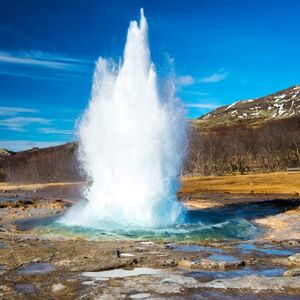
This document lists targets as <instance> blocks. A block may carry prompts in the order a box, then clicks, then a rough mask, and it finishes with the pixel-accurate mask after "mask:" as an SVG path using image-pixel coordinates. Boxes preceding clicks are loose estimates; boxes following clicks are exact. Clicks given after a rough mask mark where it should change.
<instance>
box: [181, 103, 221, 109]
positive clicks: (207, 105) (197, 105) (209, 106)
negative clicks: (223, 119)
mask: <svg viewBox="0 0 300 300" xmlns="http://www.w3.org/2000/svg"><path fill="white" fill-rule="evenodd" d="M186 106H187V107H189V108H198V109H215V108H217V107H218V106H219V105H216V104H212V103H186Z"/></svg>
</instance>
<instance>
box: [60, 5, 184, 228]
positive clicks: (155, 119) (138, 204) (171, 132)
mask: <svg viewBox="0 0 300 300" xmlns="http://www.w3.org/2000/svg"><path fill="white" fill-rule="evenodd" d="M167 89H168V90H167V91H166V90H165V91H163V93H160V92H159V91H158V87H157V75H156V71H155V67H154V65H153V63H152V62H151V57H150V49H149V44H148V25H147V21H146V18H145V16H144V13H143V10H141V16H140V22H139V24H138V23H137V22H136V21H132V22H131V23H130V26H129V29H128V33H127V40H126V45H125V50H124V56H123V60H122V62H121V63H120V64H119V65H117V64H115V63H114V62H113V61H112V60H106V59H103V58H99V60H98V62H97V65H96V69H95V73H94V79H93V87H92V95H91V100H90V101H89V104H88V107H87V109H86V111H85V113H84V115H83V117H82V120H81V122H80V124H79V127H78V133H79V139H80V161H81V163H82V167H83V168H84V170H85V171H86V173H87V175H88V177H89V178H90V179H91V184H90V186H89V187H87V188H86V189H85V190H84V197H85V199H86V200H87V201H86V202H82V203H80V204H78V205H76V206H74V207H72V208H71V209H70V210H69V211H68V212H67V213H66V215H65V216H64V218H63V222H64V223H65V224H67V225H82V226H87V227H96V228H108V229H112V228H120V227H121V228H124V227H128V228H131V227H142V228H150V227H163V226H167V225H172V224H174V223H176V222H177V221H178V220H179V217H180V215H181V214H182V207H181V205H180V204H179V202H178V201H177V199H176V192H177V190H178V186H179V185H178V175H179V170H180V167H181V162H182V156H183V144H184V139H185V138H184V136H185V122H184V116H183V110H182V109H181V107H180V105H178V100H176V97H175V95H174V89H173V88H172V85H170V84H169V85H167ZM161 95H163V96H161Z"/></svg>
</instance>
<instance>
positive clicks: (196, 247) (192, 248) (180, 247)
mask: <svg viewBox="0 0 300 300" xmlns="http://www.w3.org/2000/svg"><path fill="white" fill-rule="evenodd" d="M168 247H169V248H171V249H172V250H174V251H178V252H201V251H206V252H214V253H223V252H224V251H223V250H222V249H218V248H213V247H206V246H199V245H177V244H173V243H172V244H168Z"/></svg>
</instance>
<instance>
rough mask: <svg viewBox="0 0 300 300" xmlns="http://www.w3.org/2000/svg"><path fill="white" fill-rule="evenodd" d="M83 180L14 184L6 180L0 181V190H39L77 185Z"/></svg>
mask: <svg viewBox="0 0 300 300" xmlns="http://www.w3.org/2000/svg"><path fill="white" fill-rule="evenodd" d="M82 184H84V183H83V182H51V183H32V184H14V183H8V182H1V183H0V190H6V191H13V190H18V189H19V190H24V191H31V190H39V189H44V188H48V187H63V186H77V185H82Z"/></svg>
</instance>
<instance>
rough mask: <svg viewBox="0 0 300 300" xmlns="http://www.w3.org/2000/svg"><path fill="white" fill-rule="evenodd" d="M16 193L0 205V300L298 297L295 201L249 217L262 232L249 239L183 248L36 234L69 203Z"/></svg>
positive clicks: (299, 271) (177, 244) (176, 243)
mask: <svg viewBox="0 0 300 300" xmlns="http://www.w3.org/2000/svg"><path fill="white" fill-rule="evenodd" d="M17 193H18V195H17V196H16V195H15V194H14V192H10V193H4V194H2V195H1V196H2V200H1V201H0V218H1V219H0V298H1V299H299V297H300V238H299V216H300V213H299V212H300V210H299V203H298V199H290V200H287V199H286V200H287V201H290V202H286V205H282V204H280V205H279V208H280V209H277V210H274V211H271V212H270V213H264V214H260V215H258V216H255V215H253V218H252V219H251V222H253V224H256V225H257V226H259V228H260V229H261V231H260V233H259V234H257V236H256V237H255V238H254V239H251V240H245V239H223V240H221V239H210V240H199V241H193V242H189V241H185V242H183V241H166V240H159V239H157V240H141V239H103V238H102V239H93V240H92V239H87V238H84V237H80V236H58V235H53V234H51V233H47V232H42V233H41V232H39V231H37V230H35V229H34V226H32V224H34V223H35V222H38V221H39V220H42V219H45V218H51V217H55V216H58V215H60V214H61V213H62V212H63V211H64V210H65V209H66V208H67V207H69V206H70V201H68V200H66V199H64V198H63V197H61V198H59V197H55V198H54V197H44V195H43V197H40V196H39V194H38V193H34V194H35V197H31V195H30V196H28V195H24V194H22V192H20V191H18V192H17ZM25 196H26V197H25ZM256 197H257V195H256ZM277 200H278V199H277ZM253 201H254V200H253ZM268 201H271V200H270V199H269V200H268ZM249 203H251V201H250V202H249ZM249 203H248V204H249ZM254 203H256V202H255V201H254ZM193 204H194V203H193ZM231 204H234V203H231ZM248 204H240V205H248ZM263 207H264V206H261V208H262V210H263ZM219 209H220V208H219ZM224 209H227V213H228V208H226V207H224ZM235 209H236V208H235ZM251 209H253V206H252V207H251ZM224 212H226V210H224ZM274 212H275V213H274Z"/></svg>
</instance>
